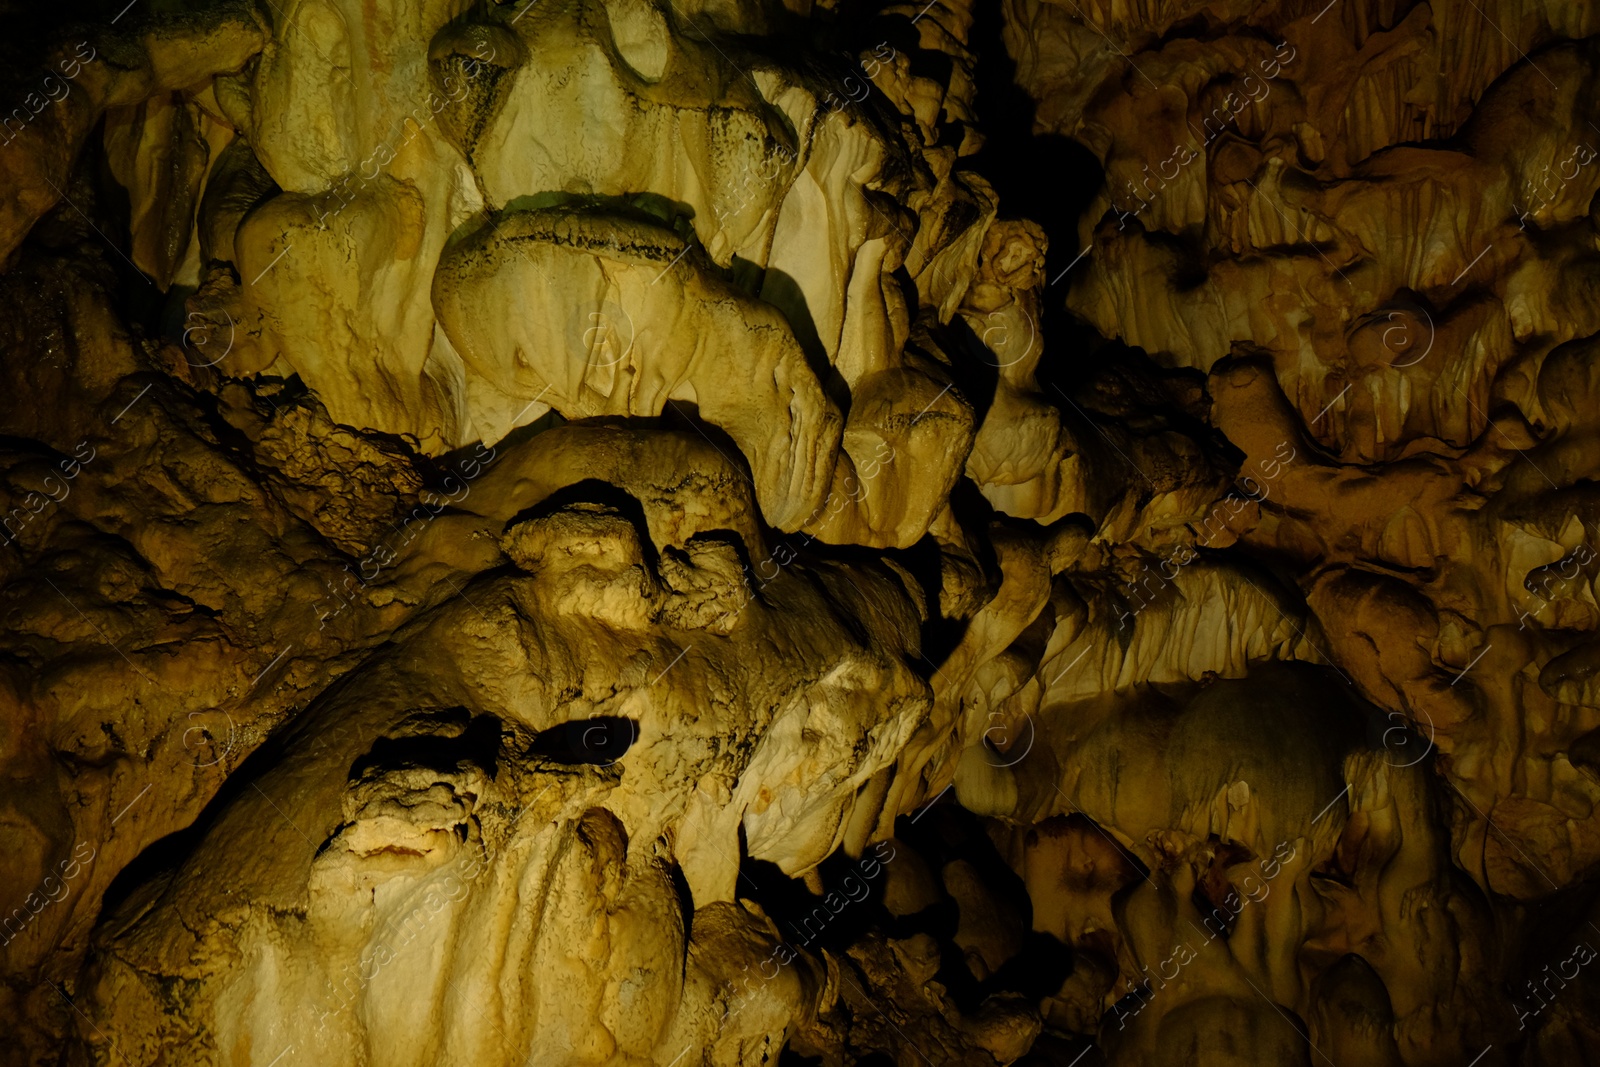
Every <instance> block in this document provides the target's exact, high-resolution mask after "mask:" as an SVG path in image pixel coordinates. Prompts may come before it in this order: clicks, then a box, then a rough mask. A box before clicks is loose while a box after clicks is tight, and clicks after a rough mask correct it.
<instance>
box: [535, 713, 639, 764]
mask: <svg viewBox="0 0 1600 1067" xmlns="http://www.w3.org/2000/svg"><path fill="white" fill-rule="evenodd" d="M638 739H639V724H638V723H637V722H635V721H634V720H633V719H628V718H622V717H619V716H613V715H600V716H596V717H595V718H592V719H573V720H571V721H569V722H564V723H562V724H561V725H560V726H552V727H550V729H548V730H541V731H540V732H539V733H537V734H535V735H534V738H533V744H532V745H530V746H529V751H531V752H532V753H533V754H535V755H538V756H543V757H544V758H545V759H547V760H551V761H553V762H555V763H561V764H566V765H568V766H573V765H577V764H591V765H595V766H600V767H609V766H610V765H611V764H613V763H615V762H617V761H618V760H619V759H621V758H622V757H623V756H625V755H627V753H628V749H630V748H632V747H633V743H634V742H635V741H637V740H638Z"/></svg>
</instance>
